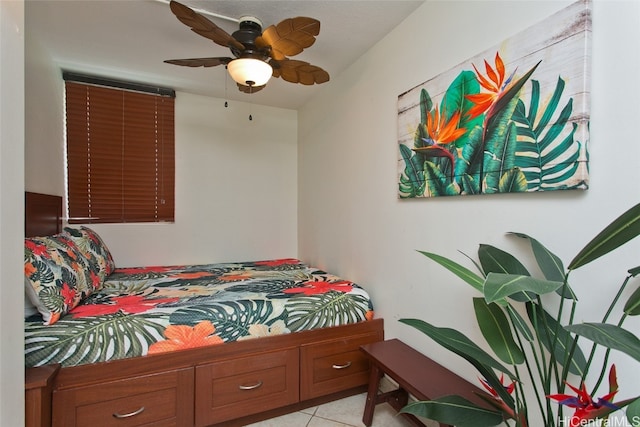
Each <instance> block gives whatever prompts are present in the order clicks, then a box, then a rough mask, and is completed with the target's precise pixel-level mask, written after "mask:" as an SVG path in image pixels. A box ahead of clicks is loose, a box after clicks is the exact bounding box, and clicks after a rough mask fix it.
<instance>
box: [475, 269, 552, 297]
mask: <svg viewBox="0 0 640 427" xmlns="http://www.w3.org/2000/svg"><path fill="white" fill-rule="evenodd" d="M561 286H562V282H554V281H551V280H542V279H536V278H535V277H531V276H522V275H517V274H503V273H489V275H488V276H487V278H486V279H485V282H484V297H485V299H486V300H487V302H495V301H498V300H501V299H503V298H506V297H509V296H512V295H514V294H521V293H522V292H524V293H525V295H531V294H534V295H544V294H548V293H549V292H553V291H555V290H557V289H560V287H561ZM532 298H533V297H532Z"/></svg>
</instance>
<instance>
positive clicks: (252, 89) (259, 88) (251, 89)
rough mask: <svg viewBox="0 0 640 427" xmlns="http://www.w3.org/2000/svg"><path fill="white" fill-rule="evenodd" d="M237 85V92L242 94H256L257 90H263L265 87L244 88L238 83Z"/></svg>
mask: <svg viewBox="0 0 640 427" xmlns="http://www.w3.org/2000/svg"><path fill="white" fill-rule="evenodd" d="M236 84H237V85H238V90H239V91H240V92H244V93H249V94H251V93H256V92H258V91H259V90H262V89H264V88H265V86H266V85H262V86H245V85H241V84H240V83H236Z"/></svg>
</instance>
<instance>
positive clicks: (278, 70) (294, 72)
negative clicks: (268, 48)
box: [270, 59, 329, 85]
mask: <svg viewBox="0 0 640 427" xmlns="http://www.w3.org/2000/svg"><path fill="white" fill-rule="evenodd" d="M270 64H271V65H272V67H273V76H274V77H281V78H282V79H283V80H285V81H288V82H290V83H300V84H303V85H312V84H321V83H326V82H328V81H329V73H327V72H326V71H325V70H323V69H322V68H320V67H318V66H316V65H311V64H309V63H308V62H304V61H298V60H295V59H285V60H283V61H271V62H270Z"/></svg>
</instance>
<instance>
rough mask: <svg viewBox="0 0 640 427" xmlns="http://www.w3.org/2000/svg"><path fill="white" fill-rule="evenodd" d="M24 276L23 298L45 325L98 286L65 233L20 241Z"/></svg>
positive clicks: (97, 278)
mask: <svg viewBox="0 0 640 427" xmlns="http://www.w3.org/2000/svg"><path fill="white" fill-rule="evenodd" d="M24 275H25V277H26V278H27V279H28V281H25V285H29V286H25V287H26V291H27V295H28V296H29V299H30V300H31V302H32V303H33V305H34V306H35V307H36V308H37V309H38V311H39V312H40V314H42V317H43V319H44V323H45V324H46V325H51V324H53V323H55V322H56V321H57V320H58V319H59V318H60V317H61V316H63V315H64V314H66V313H68V312H69V311H70V310H71V309H73V308H74V307H76V306H77V305H78V304H79V303H80V302H81V301H82V300H83V299H84V298H86V297H87V296H89V295H91V293H92V292H94V291H95V290H96V289H98V288H99V287H100V286H101V284H102V280H101V279H100V277H99V276H98V275H97V274H96V273H95V272H94V271H92V270H91V269H90V268H89V263H88V262H87V260H86V258H85V257H84V256H83V254H82V252H81V251H80V249H78V247H77V246H76V245H75V243H74V242H73V240H71V239H70V238H69V236H67V235H65V234H57V235H55V236H48V237H32V238H27V239H24Z"/></svg>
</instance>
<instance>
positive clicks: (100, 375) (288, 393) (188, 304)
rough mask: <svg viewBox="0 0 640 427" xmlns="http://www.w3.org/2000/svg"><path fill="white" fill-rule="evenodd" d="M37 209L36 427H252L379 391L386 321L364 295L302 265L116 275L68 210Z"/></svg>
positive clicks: (32, 397) (36, 197) (156, 269)
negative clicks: (375, 367) (372, 379)
mask: <svg viewBox="0 0 640 427" xmlns="http://www.w3.org/2000/svg"><path fill="white" fill-rule="evenodd" d="M25 201H26V206H25V234H26V237H25V290H26V292H27V295H28V297H29V298H28V299H29V300H32V301H33V302H34V304H35V310H33V311H32V312H30V313H29V315H25V366H26V382H25V396H26V421H27V425H34V426H45V425H53V426H65V427H66V426H83V425H101V426H103V425H118V426H120V425H121V426H143V425H145V426H146V425H154V426H155V425H158V426H165V425H166V426H198V427H199V426H210V425H220V426H222V425H225V426H241V425H246V424H248V423H251V422H255V421H258V420H261V419H266V418H270V417H272V416H276V415H279V414H282V413H286V412H291V411H295V410H299V409H301V408H304V407H308V406H313V405H317V404H319V403H322V402H326V401H330V400H333V399H336V398H340V397H343V396H346V395H350V394H354V393H358V392H361V391H363V390H365V389H366V384H367V381H368V372H369V365H368V362H367V360H366V359H365V357H364V355H363V354H362V353H361V352H360V350H359V347H360V346H361V345H363V344H366V343H370V342H375V341H380V340H382V339H383V321H382V319H375V318H374V316H373V313H374V312H373V307H372V304H371V301H370V299H369V296H368V294H367V292H366V291H365V290H364V289H363V288H361V287H360V286H358V285H357V284H355V283H353V282H350V281H348V280H344V279H342V278H340V277H337V276H334V275H332V274H329V273H327V272H324V271H322V270H320V269H317V268H314V267H311V266H308V265H306V264H304V263H303V262H301V261H300V260H297V259H277V260H263V261H247V262H230V263H216V264H209V265H182V266H153V267H137V268H115V265H114V264H113V259H112V258H111V256H110V253H109V252H108V248H106V245H104V242H103V241H102V240H101V239H100V237H99V236H98V235H97V234H96V233H95V232H93V230H91V229H90V228H87V227H77V228H64V229H63V228H62V220H61V207H62V200H61V197H58V196H48V195H42V194H36V193H27V194H26V195H25ZM47 266H49V267H50V268H49V267H47ZM56 280H57V282H55V283H57V284H58V286H57V287H51V286H47V285H48V284H49V285H50V284H51V283H54V281H56ZM47 281H49V282H50V283H47ZM52 289H54V291H52Z"/></svg>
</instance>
